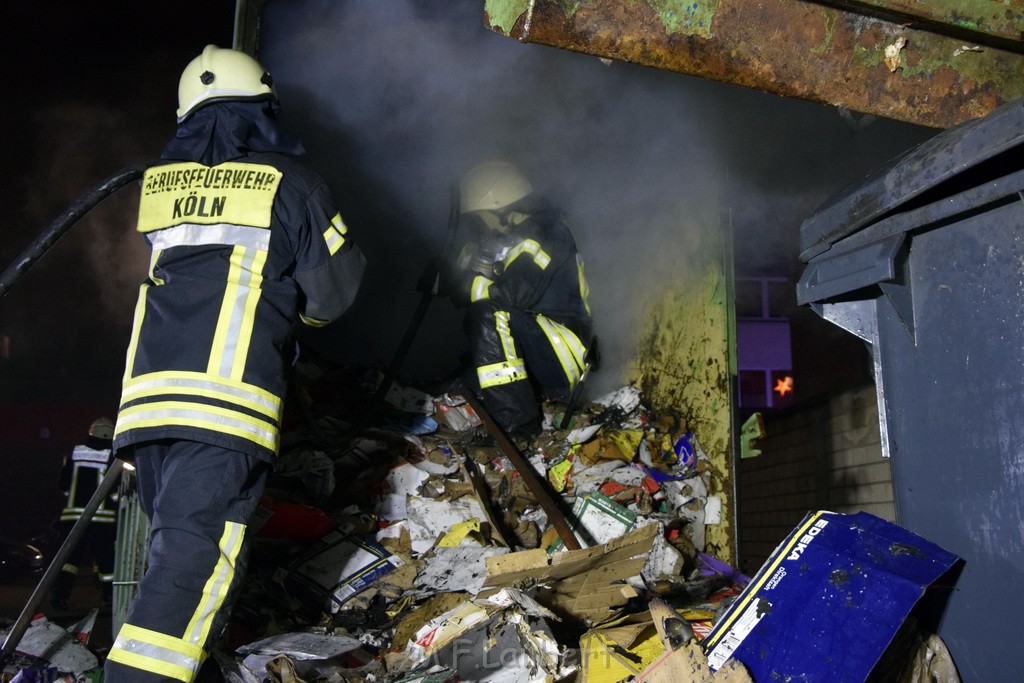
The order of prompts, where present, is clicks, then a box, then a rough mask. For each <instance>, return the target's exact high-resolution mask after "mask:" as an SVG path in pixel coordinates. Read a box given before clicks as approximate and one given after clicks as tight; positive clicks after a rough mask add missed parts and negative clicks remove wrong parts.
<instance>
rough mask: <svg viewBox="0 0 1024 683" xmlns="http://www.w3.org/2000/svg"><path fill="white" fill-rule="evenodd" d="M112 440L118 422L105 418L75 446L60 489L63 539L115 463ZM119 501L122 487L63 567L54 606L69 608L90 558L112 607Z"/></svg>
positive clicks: (110, 497) (100, 509) (105, 504)
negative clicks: (74, 590) (78, 580)
mask: <svg viewBox="0 0 1024 683" xmlns="http://www.w3.org/2000/svg"><path fill="white" fill-rule="evenodd" d="M113 438H114V422H113V421H112V420H110V419H109V418H106V417H101V418H99V419H97V420H95V421H94V422H93V423H92V425H91V426H90V427H89V435H88V436H87V437H86V439H85V443H84V444H79V445H78V446H75V448H74V449H73V450H72V451H71V455H69V456H68V457H66V458H65V459H64V465H63V466H62V467H61V471H60V489H61V491H62V492H63V493H64V498H65V503H64V509H63V510H61V513H60V521H58V523H57V525H58V528H59V529H60V531H61V535H62V536H63V537H64V538H67V536H68V534H69V533H71V529H72V527H74V526H75V522H77V521H78V520H79V518H80V517H81V516H82V512H83V511H84V510H85V506H86V505H88V503H89V500H90V499H91V498H92V496H93V493H95V492H96V489H97V488H98V487H99V484H100V482H101V481H102V480H103V477H104V475H106V473H107V468H108V467H110V465H111V463H112V462H113V455H112V452H111V444H112V442H113ZM117 499H118V494H117V487H114V489H113V491H112V493H111V494H110V495H108V496H107V497H106V498H105V499H104V500H103V501H102V502H101V503H100V506H99V507H98V508H97V509H96V514H95V515H93V517H92V519H91V520H90V521H89V526H88V527H87V528H86V531H85V534H84V535H83V536H82V538H81V540H80V541H79V543H78V544H77V545H76V546H75V548H74V549H73V550H72V551H71V554H70V555H69V556H68V561H67V563H66V564H65V565H64V566H63V568H61V572H60V574H58V575H57V579H56V581H55V584H54V589H53V593H52V594H51V596H50V604H51V605H53V607H54V608H56V609H67V608H68V601H69V600H70V598H71V590H72V588H74V585H75V579H76V578H77V577H78V573H79V571H80V570H81V568H82V566H81V565H82V561H83V560H84V559H85V558H87V557H91V559H93V560H94V561H95V563H96V567H97V570H98V572H97V574H98V578H99V582H100V588H101V591H102V595H103V602H104V604H105V605H109V604H110V603H111V601H112V598H113V590H114V546H115V543H116V541H117Z"/></svg>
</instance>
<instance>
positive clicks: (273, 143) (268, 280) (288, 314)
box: [104, 45, 364, 683]
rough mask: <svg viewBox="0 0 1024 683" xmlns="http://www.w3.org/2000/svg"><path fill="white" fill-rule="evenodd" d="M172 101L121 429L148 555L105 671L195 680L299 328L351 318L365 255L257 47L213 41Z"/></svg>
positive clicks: (227, 586) (233, 566)
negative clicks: (174, 119)
mask: <svg viewBox="0 0 1024 683" xmlns="http://www.w3.org/2000/svg"><path fill="white" fill-rule="evenodd" d="M178 101H179V105H180V108H179V109H178V130H177V135H176V137H175V138H174V139H173V140H172V141H171V142H170V143H168V145H167V146H166V148H165V149H164V151H163V153H162V155H161V158H162V160H163V163H161V164H158V165H156V166H154V167H152V168H150V169H149V170H147V171H146V174H145V177H144V179H143V186H142V196H141V200H140V204H139V216H138V230H139V231H140V232H142V233H143V234H144V235H145V237H146V238H147V239H148V241H149V242H150V243H151V245H152V248H153V254H152V258H151V262H150V269H149V277H148V279H147V280H146V281H145V283H144V284H143V285H142V287H141V288H140V293H139V299H138V304H137V305H136V310H135V323H134V328H133V332H132V336H131V340H130V342H129V346H128V355H127V364H126V368H125V375H124V384H123V389H122V396H121V408H120V412H119V414H118V418H117V427H116V430H115V433H114V449H115V454H116V455H117V457H120V458H125V459H128V460H132V461H134V463H135V466H136V469H137V486H138V491H139V500H140V503H141V505H142V507H143V510H144V511H145V512H146V515H147V516H148V517H149V520H150V523H151V528H152V539H151V542H150V548H149V565H148V569H147V571H146V573H145V575H144V576H143V578H142V581H141V583H140V584H139V593H138V595H137V596H136V598H135V601H134V602H133V603H132V606H131V609H130V611H129V613H128V616H127V619H126V622H125V624H124V626H123V627H122V628H121V630H120V631H119V633H118V635H117V637H116V639H115V642H114V645H113V648H112V649H111V650H110V653H109V655H108V657H107V661H106V667H105V673H104V681H106V682H107V683H120V682H121V681H132V682H133V683H140V682H145V681H171V680H177V681H192V680H194V679H195V677H196V675H197V673H198V671H199V668H200V666H201V664H202V663H203V661H204V659H205V658H206V656H207V653H208V646H209V645H210V644H212V642H213V641H214V640H215V639H216V638H217V637H218V635H219V633H220V631H221V630H222V628H223V626H224V625H225V623H226V621H227V617H228V616H229V611H230V607H231V605H232V603H233V601H234V597H235V595H234V594H235V593H236V592H237V590H236V589H237V587H238V585H239V580H240V578H241V576H242V574H243V573H244V570H245V567H246V558H245V552H244V550H243V539H244V536H245V530H246V522H247V520H248V519H249V516H250V514H251V513H252V512H253V511H254V509H255V508H256V506H257V502H258V500H259V496H260V493H261V492H262V489H263V484H264V481H265V479H266V476H267V470H268V469H269V467H270V463H271V461H272V459H273V458H274V457H275V455H276V454H277V451H278V446H279V441H280V436H279V429H280V423H281V416H282V401H283V398H284V393H285V368H286V366H287V365H288V364H289V363H290V362H291V360H292V359H291V355H292V352H291V350H292V349H294V345H293V343H292V342H290V336H291V333H292V331H293V327H294V326H295V325H296V324H297V323H298V322H299V320H300V319H301V321H302V322H303V323H305V324H306V325H312V326H321V325H325V324H327V323H328V322H330V321H332V320H334V319H336V318H337V317H338V316H340V315H341V314H342V313H343V312H344V311H345V310H346V309H347V308H348V307H349V305H350V304H351V302H352V300H353V298H354V297H355V294H356V290H357V288H358V284H359V281H360V279H361V277H362V272H363V266H364V258H363V256H362V253H361V252H360V251H359V249H358V248H357V247H356V246H355V245H354V244H353V243H352V241H351V240H350V239H349V237H348V236H347V235H346V227H345V224H344V223H343V222H342V219H341V216H340V214H339V212H338V209H337V208H336V207H335V205H334V202H333V201H332V199H331V197H330V195H329V192H328V190H327V186H326V185H325V183H324V181H323V180H322V179H320V177H319V176H317V175H316V174H314V173H313V172H311V171H309V170H308V169H306V168H305V167H304V166H302V165H301V164H299V163H298V162H297V161H295V160H294V159H292V158H291V157H290V156H289V155H293V154H300V153H301V152H302V151H303V149H302V145H301V143H300V142H299V141H298V140H297V139H296V138H294V137H293V136H292V135H291V134H290V133H288V132H287V131H286V130H285V129H283V128H282V127H281V126H280V125H279V124H278V122H277V120H276V117H275V113H276V111H277V99H276V96H275V94H274V89H273V83H272V81H271V79H270V74H268V73H266V71H265V70H264V69H263V67H262V66H260V64H259V63H258V62H256V60H254V59H253V58H251V57H249V56H248V55H246V54H245V53H242V52H238V51H235V50H228V49H221V48H218V47H216V46H214V45H210V46H207V47H206V49H204V50H203V52H202V54H201V55H200V56H198V57H196V58H195V59H194V60H192V62H190V63H189V64H188V66H187V67H186V68H185V70H184V72H183V73H182V75H181V80H180V83H179V86H178Z"/></svg>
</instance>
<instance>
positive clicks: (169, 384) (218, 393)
mask: <svg viewBox="0 0 1024 683" xmlns="http://www.w3.org/2000/svg"><path fill="white" fill-rule="evenodd" d="M167 394H173V395H185V396H203V397H204V398H211V399H215V400H218V401H224V402H226V403H234V404H235V405H239V406H242V407H244V408H248V409H249V410H252V411H254V412H257V413H262V414H263V415H266V416H267V417H271V418H274V419H275V420H277V419H279V418H280V416H281V411H282V410H283V407H284V405H283V403H282V402H281V399H280V398H279V397H277V396H275V395H274V394H272V393H270V392H269V391H267V390H266V389H261V388H260V387H257V386H255V385H252V384H246V383H245V382H240V381H237V380H232V379H228V378H226V377H216V376H213V375H207V374H206V373H203V372H185V371H181V372H175V371H172V370H166V371H163V372H151V373H149V374H148V375H139V376H138V377H135V378H133V379H130V380H128V381H127V382H125V383H124V388H123V390H122V393H121V405H124V404H125V403H128V402H130V401H134V400H137V399H140V398H146V397H149V396H162V395H167Z"/></svg>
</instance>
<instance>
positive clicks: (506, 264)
mask: <svg viewBox="0 0 1024 683" xmlns="http://www.w3.org/2000/svg"><path fill="white" fill-rule="evenodd" d="M460 197H461V200H460V201H461V212H462V213H461V219H460V222H462V223H463V225H462V227H461V230H462V231H463V232H464V233H465V234H467V235H468V236H469V237H468V238H464V241H463V246H462V249H461V251H460V253H459V254H458V256H457V257H456V264H455V269H454V270H455V273H456V276H455V280H456V282H457V283H458V284H457V285H456V287H457V295H459V296H461V297H463V302H464V303H466V305H467V313H466V318H465V325H466V332H467V335H468V337H469V346H470V355H471V356H472V359H473V365H474V369H475V373H474V375H475V376H474V377H473V380H474V382H475V384H476V387H477V389H478V391H479V394H480V398H481V400H482V401H483V404H484V407H485V408H486V409H487V411H488V413H490V415H491V416H492V417H493V418H494V420H495V421H496V422H497V423H498V424H499V426H501V427H502V428H503V429H504V430H505V431H506V433H508V434H510V435H511V436H513V437H522V438H530V437H532V436H534V435H535V434H536V433H537V432H539V431H540V406H539V403H538V398H537V396H538V393H544V394H547V395H550V396H553V397H554V396H560V395H564V394H565V393H567V392H568V390H570V389H572V388H573V387H574V386H575V385H576V384H577V383H578V382H579V381H580V379H581V377H582V375H583V371H584V356H585V355H586V352H587V348H586V344H587V343H588V342H589V340H590V338H591V327H592V321H591V317H590V305H589V303H588V301H587V297H588V295H589V287H588V285H587V280H586V275H585V273H584V266H583V258H582V256H581V255H580V254H579V252H578V251H577V249H576V242H575V240H574V239H573V236H572V233H571V232H570V231H569V228H568V226H567V225H566V223H565V219H564V217H563V216H562V214H561V212H560V211H559V210H558V209H557V208H556V207H555V206H553V205H552V204H551V203H550V202H549V201H547V200H545V199H544V198H542V197H540V196H538V195H537V194H535V193H534V191H533V188H532V187H531V185H530V183H529V182H528V181H527V180H526V178H525V177H523V176H522V175H521V174H520V173H519V171H518V170H517V169H516V168H515V167H513V166H512V165H511V164H509V163H507V162H504V161H489V162H486V163H484V164H481V165H479V166H477V167H475V168H473V169H472V170H470V171H469V173H467V174H466V176H465V177H464V178H463V181H462V184H461V188H460Z"/></svg>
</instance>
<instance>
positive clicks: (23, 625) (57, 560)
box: [0, 459, 124, 666]
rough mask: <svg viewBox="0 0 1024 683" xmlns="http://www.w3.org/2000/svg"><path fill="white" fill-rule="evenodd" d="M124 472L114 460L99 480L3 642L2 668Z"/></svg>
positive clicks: (121, 461)
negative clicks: (80, 514) (101, 505)
mask: <svg viewBox="0 0 1024 683" xmlns="http://www.w3.org/2000/svg"><path fill="white" fill-rule="evenodd" d="M123 469H124V461H123V460H116V459H115V460H114V462H113V463H112V464H111V465H110V469H108V470H107V473H106V475H104V477H103V479H102V480H100V483H99V486H97V487H96V492H95V493H93V494H92V498H90V499H89V502H88V503H87V504H86V506H85V509H84V510H82V516H81V517H79V518H78V521H76V522H75V525H74V526H73V527H71V532H70V533H69V534H68V536H67V538H65V539H64V542H63V543H62V544H61V546H60V548H58V549H57V553H56V554H55V555H54V556H53V560H51V562H50V566H49V567H47V568H46V572H45V573H44V574H43V578H41V579H40V580H39V584H38V585H36V589H35V590H34V591H33V592H32V595H31V597H29V599H28V602H27V603H26V604H25V609H23V610H22V611H21V615H20V616H19V617H18V620H17V621H16V622H14V626H13V627H12V628H11V632H10V633H8V634H7V638H6V639H4V644H3V648H0V666H3V665H4V664H6V662H7V659H8V657H10V656H11V654H13V653H14V648H16V647H18V643H20V642H21V639H22V637H23V636H24V635H25V631H27V630H28V626H29V624H30V623H31V621H32V617H34V616H35V615H36V610H37V609H39V605H41V604H42V602H43V600H44V599H45V598H46V595H47V593H49V592H50V589H51V588H52V587H53V582H54V580H55V579H56V578H57V575H58V574H59V573H60V571H61V569H62V568H63V567H64V563H65V562H67V560H68V557H69V556H70V555H71V551H73V550H74V549H75V547H76V546H77V545H78V542H79V541H81V540H82V536H83V535H85V530H86V528H87V527H88V526H89V522H91V521H92V518H93V516H94V515H95V514H96V510H97V509H98V508H99V506H100V504H101V503H102V502H103V499H104V498H106V497H107V495H108V494H109V493H110V491H111V490H112V489H113V488H114V484H115V483H116V482H117V478H118V477H119V476H120V474H121V470H123Z"/></svg>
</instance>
